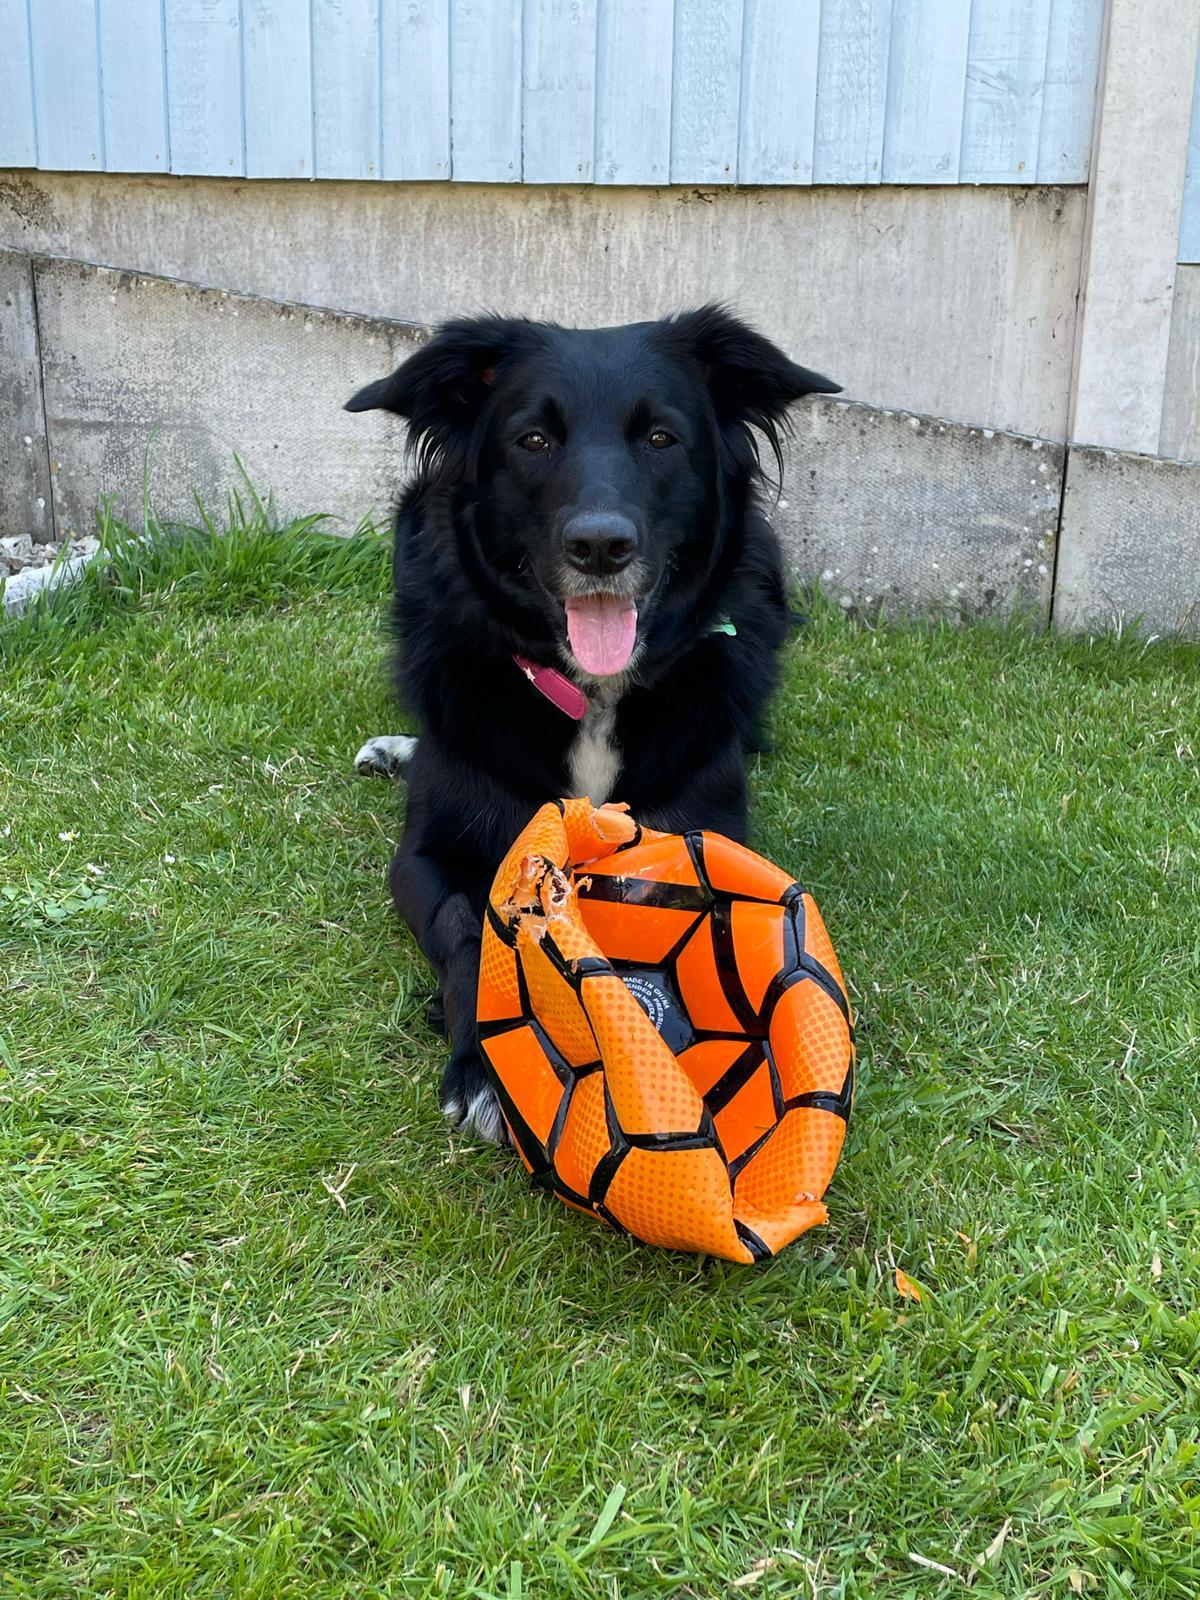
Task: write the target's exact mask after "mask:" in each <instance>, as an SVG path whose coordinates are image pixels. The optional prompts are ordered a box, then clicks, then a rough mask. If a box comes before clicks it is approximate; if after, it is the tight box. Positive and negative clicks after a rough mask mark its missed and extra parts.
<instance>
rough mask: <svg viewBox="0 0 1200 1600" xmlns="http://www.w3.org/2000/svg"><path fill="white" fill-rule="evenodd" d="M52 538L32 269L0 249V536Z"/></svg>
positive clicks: (25, 261) (44, 540)
mask: <svg viewBox="0 0 1200 1600" xmlns="http://www.w3.org/2000/svg"><path fill="white" fill-rule="evenodd" d="M9 533H30V534H32V535H33V538H34V542H35V543H38V544H47V543H49V542H50V541H51V540H52V539H53V538H54V512H53V501H52V497H51V494H50V457H49V453H48V450H47V444H46V424H45V419H44V417H43V415H42V372H41V364H40V361H39V359H38V337H37V309H36V306H35V304H34V298H33V268H32V264H31V263H30V261H29V260H28V259H27V258H26V257H25V256H17V255H9V254H5V253H4V252H2V251H0V537H3V535H5V534H9Z"/></svg>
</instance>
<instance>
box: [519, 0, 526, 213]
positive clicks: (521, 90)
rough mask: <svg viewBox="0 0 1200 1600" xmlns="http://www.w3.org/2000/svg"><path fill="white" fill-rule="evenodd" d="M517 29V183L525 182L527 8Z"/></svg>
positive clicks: (523, 9)
mask: <svg viewBox="0 0 1200 1600" xmlns="http://www.w3.org/2000/svg"><path fill="white" fill-rule="evenodd" d="M517 28H518V29H519V31H520V39H519V40H518V48H517V60H518V61H519V62H520V64H521V70H520V71H519V72H518V73H517V94H518V95H519V97H520V98H519V100H518V101H517V182H518V183H524V182H525V6H524V5H522V6H521V9H520V11H519V12H518V13H517Z"/></svg>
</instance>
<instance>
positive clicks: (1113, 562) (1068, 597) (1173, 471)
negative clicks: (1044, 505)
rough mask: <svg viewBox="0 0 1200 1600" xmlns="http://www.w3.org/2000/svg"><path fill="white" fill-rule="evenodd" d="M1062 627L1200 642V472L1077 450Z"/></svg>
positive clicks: (1061, 578) (1066, 531)
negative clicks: (1133, 629)
mask: <svg viewBox="0 0 1200 1600" xmlns="http://www.w3.org/2000/svg"><path fill="white" fill-rule="evenodd" d="M1060 538H1061V555H1060V557H1059V567H1058V582H1057V585H1056V589H1055V596H1054V620H1055V622H1056V623H1057V624H1058V626H1060V627H1063V628H1069V629H1093V628H1104V627H1111V626H1113V625H1114V624H1124V625H1131V624H1136V625H1137V626H1139V627H1140V628H1142V629H1144V630H1146V631H1149V632H1153V633H1160V634H1161V633H1185V634H1190V635H1192V636H1194V637H1198V638H1200V464H1188V463H1185V462H1176V461H1163V460H1161V459H1159V458H1157V457H1155V456H1136V455H1129V454H1124V453H1121V452H1118V451H1115V450H1083V449H1079V448H1073V449H1072V450H1071V457H1070V463H1069V466H1068V469H1067V492H1066V498H1065V501H1064V504H1063V520H1062V531H1061V535H1060Z"/></svg>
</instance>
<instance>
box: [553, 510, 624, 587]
mask: <svg viewBox="0 0 1200 1600" xmlns="http://www.w3.org/2000/svg"><path fill="white" fill-rule="evenodd" d="M637 546H638V535H637V529H636V528H635V527H634V525H633V523H632V522H631V521H630V520H629V518H628V517H623V516H622V515H621V513H620V512H619V511H577V512H576V513H575V515H574V516H573V517H572V518H571V519H570V520H569V521H568V522H567V524H566V526H565V527H564V528H563V553H564V554H565V556H566V558H567V560H568V561H569V562H570V563H571V565H572V566H573V567H574V568H575V570H576V571H577V572H585V573H587V575H588V576H589V577H592V578H599V577H603V576H605V575H607V574H609V573H613V572H620V571H621V570H622V569H623V568H624V567H627V566H628V565H629V563H630V562H631V561H632V560H633V558H634V555H635V554H636V553H637Z"/></svg>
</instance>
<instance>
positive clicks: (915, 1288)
mask: <svg viewBox="0 0 1200 1600" xmlns="http://www.w3.org/2000/svg"><path fill="white" fill-rule="evenodd" d="M896 1293H897V1294H898V1295H899V1296H900V1298H901V1299H902V1300H920V1298H921V1286H920V1284H919V1283H914V1282H913V1280H912V1279H911V1278H910V1277H909V1276H908V1274H907V1273H906V1272H901V1271H900V1268H899V1267H897V1268H896Z"/></svg>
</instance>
